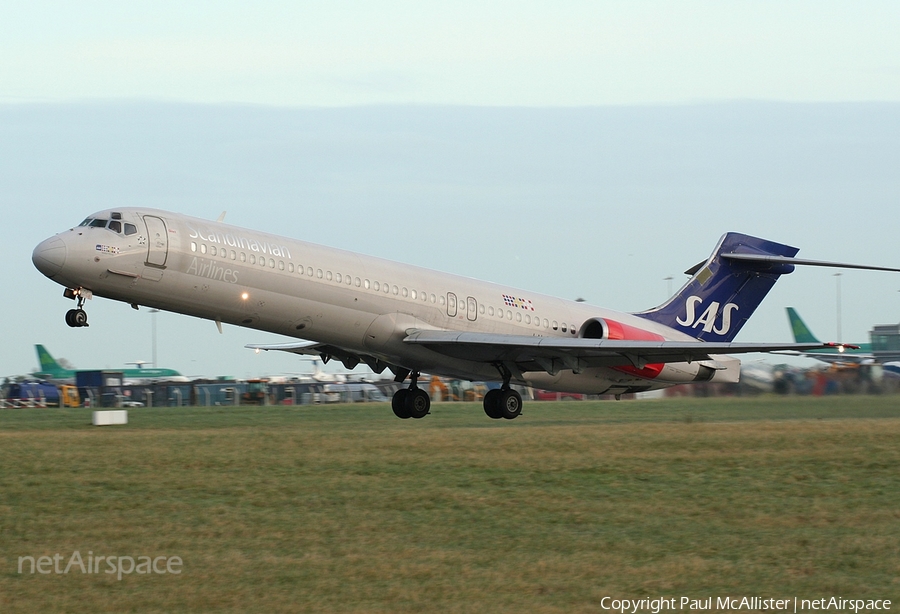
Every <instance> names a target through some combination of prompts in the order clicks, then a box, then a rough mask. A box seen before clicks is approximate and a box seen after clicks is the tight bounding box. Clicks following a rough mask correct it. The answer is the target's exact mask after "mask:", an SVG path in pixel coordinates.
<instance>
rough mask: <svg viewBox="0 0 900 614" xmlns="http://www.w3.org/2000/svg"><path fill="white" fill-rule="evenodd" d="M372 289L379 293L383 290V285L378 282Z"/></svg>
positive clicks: (373, 284)
mask: <svg viewBox="0 0 900 614" xmlns="http://www.w3.org/2000/svg"><path fill="white" fill-rule="evenodd" d="M372 289H373V290H375V292H378V291H379V290H381V284H380V283H378V282H377V281H375V282H372Z"/></svg>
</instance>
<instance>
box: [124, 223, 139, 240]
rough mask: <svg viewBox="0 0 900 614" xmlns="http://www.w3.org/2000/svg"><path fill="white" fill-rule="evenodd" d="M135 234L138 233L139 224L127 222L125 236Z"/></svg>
mask: <svg viewBox="0 0 900 614" xmlns="http://www.w3.org/2000/svg"><path fill="white" fill-rule="evenodd" d="M133 234H137V226H135V225H134V224H129V223H127V222H126V223H125V236H126V237H130V236H131V235H133Z"/></svg>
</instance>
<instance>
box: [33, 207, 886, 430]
mask: <svg viewBox="0 0 900 614" xmlns="http://www.w3.org/2000/svg"><path fill="white" fill-rule="evenodd" d="M221 219H222V218H221V217H220V218H219V220H218V221H215V222H213V221H207V220H201V219H197V218H193V217H188V216H186V215H181V214H178V213H169V212H165V211H159V210H153V209H143V208H116V209H112V210H106V211H100V212H97V213H95V214H93V215H90V216H89V217H88V218H87V219H85V220H84V221H83V222H82V223H81V224H80V225H79V226H78V227H76V228H72V229H70V230H67V231H65V232H62V233H60V234H57V235H56V236H53V237H51V238H49V239H47V240H45V241H43V242H42V243H40V244H39V245H38V246H37V247H36V248H35V249H34V253H33V254H32V261H33V262H34V265H35V266H36V267H37V269H38V270H39V271H41V273H43V274H44V275H46V276H47V277H49V278H50V279H52V280H54V281H55V282H57V283H59V284H61V285H62V286H63V287H64V288H65V291H64V292H63V295H64V296H66V297H67V298H70V299H74V300H76V301H77V303H76V305H77V306H76V308H75V309H70V310H69V312H68V313H67V314H66V322H67V323H68V324H69V325H70V326H73V327H81V326H87V323H88V322H87V313H86V312H85V311H84V302H85V300H87V299H89V298H91V297H93V296H94V295H97V296H102V297H106V298H111V299H114V300H118V301H123V302H125V303H129V304H131V306H132V307H134V308H138V306H139V305H144V306H147V307H151V308H154V309H162V310H167V311H173V312H177V313H182V314H187V315H192V316H196V317H200V318H206V319H209V320H214V321H215V322H216V325H217V327H218V328H219V330H220V331H221V330H222V323H223V322H226V323H229V324H234V325H236V326H245V327H248V328H254V329H258V330H264V331H270V332H274V333H280V334H282V335H288V336H291V337H295V338H297V339H301V340H300V341H294V342H291V343H285V344H277V345H255V346H248V347H254V348H259V349H265V350H271V349H277V350H284V351H288V352H294V353H298V354H310V355H317V356H320V357H321V358H322V359H323V360H330V359H337V360H339V361H341V362H342V363H343V364H344V366H345V367H346V368H347V369H352V368H354V367H356V366H357V365H358V364H360V363H365V364H367V365H368V366H369V367H370V368H371V369H372V370H373V371H375V372H376V373H381V372H382V371H384V370H385V369H390V370H391V372H393V373H394V375H395V380H396V381H397V382H404V381H406V380H407V378H408V379H409V381H410V383H409V386H408V387H406V388H401V389H400V390H399V391H397V392H396V393H395V394H394V396H393V399H392V403H391V406H392V408H393V411H394V413H395V414H396V415H397V416H398V417H400V418H410V417H412V418H422V417H424V416H425V415H426V414H427V413H428V411H429V408H430V404H431V401H430V399H429V396H428V392H427V391H426V390H423V389H421V388H419V387H418V378H419V375H420V374H421V373H423V372H427V373H431V374H435V375H444V376H448V377H454V378H458V379H468V380H476V381H502V386H501V387H500V388H499V389H495V390H492V391H491V392H490V393H488V394H486V395H485V398H484V411H485V413H486V414H487V415H488V416H490V417H491V418H506V419H512V418H515V417H517V416H518V415H519V413H520V412H521V410H522V398H521V396H520V395H519V393H518V392H516V391H515V390H514V389H513V388H512V387H511V384H512V383H518V384H524V385H529V386H533V387H536V388H542V389H545V390H558V391H563V392H582V393H589V394H599V393H605V394H614V395H621V394H623V393H631V392H642V391H646V390H655V389H660V388H666V387H668V386H672V385H675V384H682V383H691V382H706V381H712V382H736V381H737V380H738V378H739V371H740V369H739V367H740V361H739V360H738V359H736V358H732V357H730V356H726V354H736V353H747V352H769V351H773V350H797V351H807V350H812V349H817V348H822V347H831V346H830V345H828V344H822V343H806V344H803V343H800V344H796V343H795V344H784V343H736V342H734V338H735V336H736V335H737V333H738V331H740V330H741V327H743V325H744V323H745V322H746V321H747V319H748V318H749V317H750V316H751V315H752V314H753V312H754V310H755V309H756V307H757V306H758V305H759V303H760V302H761V301H762V300H763V298H764V297H765V295H766V294H767V293H768V292H769V290H770V289H771V288H772V286H773V285H774V284H775V282H776V281H777V280H778V278H779V277H780V276H781V275H784V274H787V273H790V272H792V271H793V270H794V266H795V265H798V264H807V265H814V266H840V267H848V268H867V269H878V270H889V271H900V269H888V268H884V267H866V266H855V265H843V264H837V263H828V262H817V261H810V260H799V259H797V258H795V257H794V256H795V255H796V254H797V252H798V251H799V250H798V249H797V248H795V247H790V246H788V245H782V244H780V243H775V242H772V241H767V240H764V239H758V238H755V237H751V236H747V235H742V234H738V233H728V234H726V235H724V236H723V237H722V239H721V240H720V241H719V244H718V245H717V246H716V249H715V250H714V251H713V253H712V255H711V256H710V257H709V258H708V259H707V260H705V261H703V262H701V263H700V264H698V265H697V266H695V267H693V268H692V269H690V270H689V271H687V274H688V275H690V276H691V278H690V280H689V281H688V282H687V283H686V284H685V286H684V287H683V288H682V289H681V290H679V291H678V293H677V294H676V295H675V296H673V297H672V298H671V299H670V300H669V301H667V302H666V303H665V304H663V305H661V306H659V307H657V308H655V309H650V310H648V311H643V312H640V313H634V314H629V313H620V312H616V311H612V310H609V309H603V308H600V307H594V306H591V305H588V304H586V303H579V302H575V301H567V300H563V299H558V298H553V297H550V296H545V295H541V294H537V293H534V292H527V291H525V290H519V289H515V288H511V287H509V286H506V285H504V284H496V283H488V282H483V281H478V280H475V279H471V278H467V277H461V276H457V275H449V274H446V273H439V272H437V271H431V270H427V269H423V268H419V267H414V266H409V265H405V264H399V263H395V262H390V261H387V260H382V259H379V258H374V257H369V256H364V255H361V254H355V253H350V252H346V251H343V250H338V249H332V248H328V247H323V246H320V245H315V244H312V243H306V242H302V241H297V240H293V239H287V238H283V237H279V236H275V235H271V234H265V233H262V232H257V231H254V230H248V229H244V228H238V227H234V226H230V225H226V224H224V223H222V222H221ZM406 232H410V230H408V229H402V228H398V234H397V237H394V238H393V240H402V238H403V236H404V233H406ZM497 240H499V241H513V242H514V243H517V242H519V240H520V239H519V238H517V237H509V236H507V235H505V234H504V233H503V232H502V231H498V233H497Z"/></svg>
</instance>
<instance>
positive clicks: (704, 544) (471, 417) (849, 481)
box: [0, 397, 900, 612]
mask: <svg viewBox="0 0 900 614" xmlns="http://www.w3.org/2000/svg"><path fill="white" fill-rule="evenodd" d="M898 436H900V398H898V397H830V398H822V399H812V398H775V397H765V398H754V399H709V400H706V399H667V400H656V401H629V402H625V401H623V402H619V403H616V402H598V403H593V402H592V403H584V402H569V403H565V402H563V403H530V404H527V405H526V408H525V413H524V415H523V416H522V417H521V418H519V419H517V420H515V421H511V422H510V421H492V420H489V419H488V418H486V417H485V416H484V414H483V413H482V412H481V410H480V408H479V407H478V406H477V405H472V404H448V405H436V406H435V407H434V408H433V413H432V415H430V416H428V417H427V418H425V419H423V420H419V421H411V420H406V421H401V420H397V419H396V418H394V417H393V415H392V414H391V412H390V409H389V408H388V407H386V406H384V405H355V406H336V407H317V408H284V407H278V408H229V409H226V408H180V409H175V408H166V409H161V408H157V409H137V410H130V411H129V424H128V425H127V426H117V427H103V428H97V427H91V426H90V411H89V410H34V409H32V410H4V411H0V459H2V460H0V467H2V474H0V611H2V612H34V611H44V612H52V611H85V612H87V611H90V612H129V611H135V612H137V611H140V612H191V611H203V612H246V611H265V612H278V611H284V612H288V611H313V612H318V611H321V612H371V611H376V612H422V611H441V612H474V611H478V612H481V611H485V612H486V611H491V612H503V611H508V612H523V611H528V612H578V611H584V612H592V611H597V610H598V609H599V601H600V599H602V598H603V597H604V596H613V597H618V598H622V597H626V598H642V597H647V596H651V597H656V596H668V597H672V596H682V595H684V596H695V597H707V596H713V597H715V596H726V595H732V596H743V595H761V596H778V597H783V596H791V597H793V596H794V595H796V596H799V597H801V598H819V597H821V596H831V595H835V596H843V597H846V598H849V597H871V598H888V599H890V598H893V599H895V603H896V602H897V601H896V600H897V597H898V595H900V477H898V468H900V447H898V440H900V437H898ZM75 550H78V551H79V552H81V554H82V555H83V556H85V557H86V556H87V552H88V551H91V552H93V553H94V554H101V555H106V556H126V555H130V556H135V557H137V556H140V555H147V556H154V557H155V556H173V555H177V556H179V557H180V558H181V559H182V560H183V561H184V564H183V571H182V573H181V574H180V575H136V574H132V575H130V576H125V577H124V578H123V579H122V580H121V581H118V580H116V578H115V576H113V575H106V574H103V573H101V574H98V575H87V574H84V575H83V574H81V573H80V572H70V573H69V574H68V575H56V574H50V575H39V574H33V575H32V574H28V573H26V574H19V573H18V572H17V561H18V557H20V556H29V555H30V556H34V557H38V556H42V555H49V556H52V555H54V554H56V553H60V554H62V555H63V556H64V557H65V558H68V557H69V556H70V555H71V553H72V552H73V551H75Z"/></svg>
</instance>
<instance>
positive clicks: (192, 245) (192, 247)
mask: <svg viewBox="0 0 900 614" xmlns="http://www.w3.org/2000/svg"><path fill="white" fill-rule="evenodd" d="M191 251H192V252H196V251H197V244H196V243H195V242H194V241H191Z"/></svg>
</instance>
